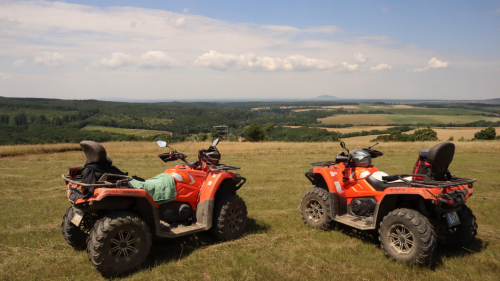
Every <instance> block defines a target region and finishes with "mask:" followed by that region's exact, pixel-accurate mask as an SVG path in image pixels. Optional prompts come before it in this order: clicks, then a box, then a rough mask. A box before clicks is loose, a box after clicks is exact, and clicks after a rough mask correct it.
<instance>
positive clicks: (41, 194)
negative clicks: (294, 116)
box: [0, 141, 500, 281]
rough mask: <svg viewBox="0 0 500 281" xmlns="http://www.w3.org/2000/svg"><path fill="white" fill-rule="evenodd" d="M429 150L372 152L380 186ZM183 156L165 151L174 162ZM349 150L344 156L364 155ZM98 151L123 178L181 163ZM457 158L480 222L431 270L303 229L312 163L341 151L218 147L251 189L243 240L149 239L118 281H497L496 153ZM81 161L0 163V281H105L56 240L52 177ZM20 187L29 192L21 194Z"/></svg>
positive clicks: (138, 145)
mask: <svg viewBox="0 0 500 281" xmlns="http://www.w3.org/2000/svg"><path fill="white" fill-rule="evenodd" d="M436 143H438V142H415V143H381V144H379V145H378V146H377V149H379V150H381V151H382V152H384V156H383V157H380V158H377V159H374V164H375V165H376V166H377V167H378V168H379V169H380V170H381V171H385V172H387V173H389V174H393V173H406V172H410V171H411V169H412V168H413V164H414V162H415V160H416V157H417V156H418V152H419V151H420V149H422V148H426V147H427V148H428V147H431V146H432V145H434V144H436ZM187 144H188V143H176V144H172V145H173V146H174V147H175V148H178V149H180V150H181V149H183V148H184V147H185V146H187ZM209 144H210V143H209V142H204V143H194V144H193V145H192V146H191V147H190V148H189V149H187V150H186V151H185V153H186V154H187V155H190V157H189V158H188V159H191V160H193V159H194V158H195V155H196V152H197V150H198V149H200V148H206V147H208V145H209ZM346 144H347V146H348V148H349V149H355V148H362V147H366V145H367V143H366V142H356V141H346ZM103 145H104V147H105V148H106V149H107V152H108V156H109V157H110V158H112V159H113V161H114V163H115V165H116V166H117V167H119V168H120V169H122V170H124V171H128V172H130V173H131V174H132V175H134V174H136V175H139V176H142V177H145V178H148V177H152V176H154V175H157V174H159V173H161V172H163V171H164V170H165V169H167V168H169V167H172V166H173V165H175V164H178V163H180V162H179V161H178V162H175V163H169V164H166V163H164V162H162V161H161V160H160V159H159V158H158V157H157V155H158V154H159V153H162V152H165V151H166V149H165V148H163V149H162V148H159V147H158V146H157V145H156V143H154V142H110V143H103ZM456 146H457V150H456V155H455V160H454V162H453V163H452V165H451V166H450V170H451V171H452V172H453V173H454V174H457V175H461V176H464V177H475V178H478V182H477V183H476V184H475V190H474V196H472V197H471V199H469V201H468V205H469V206H470V208H471V209H472V210H473V211H474V213H475V215H476V217H477V220H478V224H479V230H478V239H477V240H476V242H475V243H474V244H473V245H472V246H471V247H470V249H469V250H464V249H444V248H439V249H438V252H437V254H436V265H435V266H434V267H432V268H422V267H413V266H407V265H404V264H399V263H395V262H393V261H391V260H390V259H388V258H386V257H385V256H384V254H383V252H382V250H381V249H380V247H379V243H378V241H377V239H376V235H375V234H374V233H371V232H359V231H353V230H352V229H350V228H347V227H344V228H338V229H336V230H332V231H318V230H312V229H310V228H308V227H306V226H305V225H304V224H303V222H302V220H301V217H300V211H299V208H298V206H299V203H300V199H301V198H302V196H303V194H304V193H305V192H306V191H307V190H308V189H309V188H311V187H312V186H311V184H310V182H308V181H307V179H306V178H305V177H304V172H306V171H307V170H309V169H310V168H311V166H310V165H309V163H311V162H315V161H321V160H331V159H333V158H334V157H335V155H336V154H337V153H338V152H339V151H341V148H340V146H339V144H338V143H334V142H324V143H285V142H266V143H236V142H221V143H220V144H219V146H218V148H219V150H220V151H221V153H222V162H223V163H228V164H234V165H237V166H240V167H242V169H241V170H239V171H238V172H239V173H240V174H241V175H242V176H245V177H246V178H247V179H248V181H247V183H246V184H245V185H244V186H243V187H242V188H241V190H240V191H238V193H239V195H240V196H241V197H242V198H243V199H244V200H245V202H246V204H247V206H248V214H249V218H250V222H249V225H248V228H247V232H246V234H245V235H244V236H243V237H242V238H240V239H237V240H235V241H230V242H227V243H218V242H216V241H215V240H214V239H213V238H212V236H210V235H209V234H208V233H201V234H196V235H190V236H186V237H183V238H178V239H155V240H154V241H153V246H152V248H151V254H150V256H149V257H148V259H147V261H146V263H145V264H144V265H143V266H142V267H141V268H140V269H139V270H138V271H137V272H134V273H133V274H131V275H128V276H124V277H123V278H120V279H123V280H356V279H357V280H433V281H434V280H498V276H500V254H499V253H500V236H499V235H498V233H500V221H499V220H498V219H497V218H498V216H500V210H499V209H498V205H499V204H500V197H498V195H499V191H498V190H499V189H498V188H499V187H500V185H499V182H500V175H499V174H498V171H497V170H498V165H496V164H495V163H498V162H499V161H500V153H499V152H500V142H481V143H479V144H478V143H476V142H473V143H472V142H465V143H456ZM84 161H85V157H84V155H83V153H82V152H81V151H74V152H66V153H57V154H44V155H42V154H36V155H26V156H22V157H5V158H2V159H1V160H0V174H2V175H4V174H6V173H8V174H10V175H15V176H13V177H0V192H1V193H0V194H1V195H2V196H4V197H9V198H15V200H2V202H1V203H0V204H1V206H2V208H0V225H1V226H2V228H0V280H106V279H104V278H103V277H102V276H100V274H99V273H98V272H97V271H96V270H95V269H94V268H93V267H92V266H91V265H90V263H89V262H88V258H87V253H86V252H85V251H82V252H77V251H74V250H72V249H71V247H70V246H69V245H67V243H66V242H65V241H64V239H63V238H62V235H61V230H60V228H59V224H60V222H61V219H62V216H63V215H64V212H65V210H66V209H67V208H68V207H69V206H70V204H69V202H68V201H67V199H66V191H65V188H64V183H63V182H62V180H61V179H60V175H61V174H62V173H64V172H66V169H67V167H68V166H73V165H78V164H83V163H84ZM34 163H44V166H43V169H40V168H38V169H33V168H30V169H26V168H27V167H33V166H34ZM471 167H473V168H471ZM26 179H29V180H34V181H37V183H36V185H34V184H30V185H27V184H26V182H25V180H26ZM55 179H57V180H59V184H60V189H59V190H57V189H56V185H57V184H55V183H54V181H53V180H55ZM22 198H26V200H22ZM28 198H29V202H27V199H28Z"/></svg>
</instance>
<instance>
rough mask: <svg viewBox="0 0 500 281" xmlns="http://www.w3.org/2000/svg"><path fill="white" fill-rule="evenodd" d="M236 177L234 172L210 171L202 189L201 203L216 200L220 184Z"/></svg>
mask: <svg viewBox="0 0 500 281" xmlns="http://www.w3.org/2000/svg"><path fill="white" fill-rule="evenodd" d="M234 176H235V174H234V172H228V171H221V170H210V171H209V174H208V176H207V179H206V180H205V182H204V183H203V186H202V187H201V192H200V202H203V201H205V200H208V199H212V198H214V197H215V193H216V192H217V189H218V188H219V186H220V184H221V183H222V182H223V181H224V180H225V179H230V178H234Z"/></svg>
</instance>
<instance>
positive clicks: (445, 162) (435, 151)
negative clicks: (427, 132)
mask: <svg viewBox="0 0 500 281" xmlns="http://www.w3.org/2000/svg"><path fill="white" fill-rule="evenodd" d="M454 155H455V145H454V144H453V143H451V142H442V143H440V144H436V145H435V146H433V147H432V148H431V149H429V152H428V154H427V162H428V163H429V164H431V165H432V169H433V170H434V171H435V172H436V173H438V174H444V173H446V171H447V169H448V166H450V164H451V161H453V156H454Z"/></svg>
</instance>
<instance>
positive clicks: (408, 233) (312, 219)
mask: <svg viewBox="0 0 500 281" xmlns="http://www.w3.org/2000/svg"><path fill="white" fill-rule="evenodd" d="M340 144H341V146H342V148H343V149H345V150H347V149H346V147H345V144H344V142H343V141H342V142H341V143H340ZM375 145H376V144H375ZM372 147H373V146H372ZM372 147H370V148H363V149H356V150H353V151H350V152H349V150H347V154H345V153H344V152H341V153H339V154H338V155H337V156H336V158H335V160H334V161H323V162H316V163H311V165H313V166H318V167H314V168H312V169H311V170H309V171H308V172H307V173H306V174H305V175H306V177H307V178H308V179H309V180H310V181H311V183H312V184H313V185H315V187H314V188H312V189H310V190H309V191H307V192H306V194H305V195H304V197H303V198H302V201H301V205H300V210H301V214H302V219H303V221H304V223H306V224H307V225H309V226H310V227H312V228H315V229H327V228H329V227H330V225H331V223H332V222H333V221H335V222H338V223H342V224H345V225H349V226H351V227H353V228H356V229H360V230H378V233H379V240H380V243H381V246H382V248H383V249H384V251H385V254H386V255H388V256H389V257H391V258H393V259H394V260H396V261H400V262H406V263H412V264H428V263H429V262H430V260H431V256H432V254H433V252H434V251H435V249H436V246H437V243H438V242H440V243H446V244H454V245H458V246H461V247H466V246H468V245H469V244H471V243H472V242H473V241H474V239H475V236H476V234H477V224H476V218H475V217H474V215H473V214H472V211H471V210H470V209H469V208H468V207H467V206H466V205H465V202H466V201H467V199H468V198H469V197H470V196H471V195H472V191H473V189H472V183H473V182H475V181H476V180H475V179H468V178H458V177H455V176H453V175H452V174H450V172H449V171H448V166H449V165H450V163H451V161H452V160H453V155H454V152H455V145H454V144H453V143H450V142H445V143H440V144H438V145H435V146H434V147H432V148H431V149H423V150H422V151H421V153H420V155H419V158H418V160H417V163H416V165H415V168H414V171H413V174H402V175H395V176H388V175H387V174H385V173H383V172H380V171H378V170H377V168H375V167H374V166H373V165H372V164H371V159H372V158H376V157H379V156H382V155H383V153H382V152H380V151H377V150H374V149H372Z"/></svg>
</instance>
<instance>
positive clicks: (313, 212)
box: [306, 199, 325, 222]
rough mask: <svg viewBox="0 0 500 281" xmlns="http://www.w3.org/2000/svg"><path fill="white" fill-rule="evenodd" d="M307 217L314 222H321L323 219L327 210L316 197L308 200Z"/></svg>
mask: <svg viewBox="0 0 500 281" xmlns="http://www.w3.org/2000/svg"><path fill="white" fill-rule="evenodd" d="M306 212H307V217H308V218H309V219H310V220H312V221H313V222H319V221H321V220H322V219H323V216H324V214H325V211H324V210H323V206H321V204H320V203H319V202H318V200H316V199H311V200H309V201H307V206H306Z"/></svg>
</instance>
